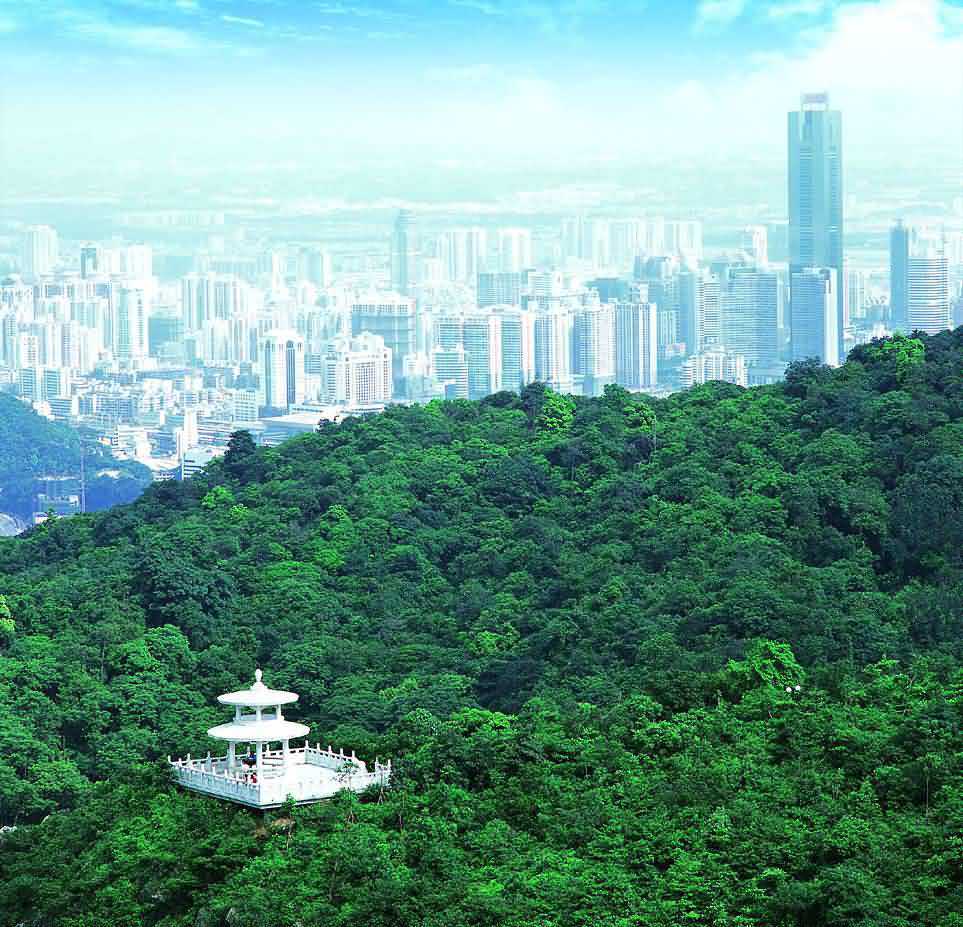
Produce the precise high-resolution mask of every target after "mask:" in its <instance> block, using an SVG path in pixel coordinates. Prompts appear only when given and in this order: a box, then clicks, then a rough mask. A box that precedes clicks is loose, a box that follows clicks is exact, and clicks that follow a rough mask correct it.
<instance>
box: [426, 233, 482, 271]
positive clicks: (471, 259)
mask: <svg viewBox="0 0 963 927" xmlns="http://www.w3.org/2000/svg"><path fill="white" fill-rule="evenodd" d="M438 256H439V257H440V258H441V260H442V263H443V266H444V268H445V272H446V275H447V277H448V279H449V280H452V281H454V282H455V283H473V282H474V281H475V280H477V278H478V274H479V273H480V272H481V271H484V270H485V269H486V267H487V263H488V232H487V231H486V230H485V229H483V228H465V229H451V230H450V231H447V232H445V233H444V234H442V236H441V237H440V238H439V240H438Z"/></svg>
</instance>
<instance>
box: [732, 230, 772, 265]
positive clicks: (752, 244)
mask: <svg viewBox="0 0 963 927" xmlns="http://www.w3.org/2000/svg"><path fill="white" fill-rule="evenodd" d="M739 248H740V250H741V251H742V253H743V254H745V255H746V257H747V258H748V259H749V261H750V262H751V263H752V264H754V265H755V266H756V267H758V268H759V270H765V269H766V268H767V267H768V266H769V233H768V231H767V230H766V227H765V226H764V225H747V226H746V227H745V228H744V229H743V230H742V241H741V242H740V246H739Z"/></svg>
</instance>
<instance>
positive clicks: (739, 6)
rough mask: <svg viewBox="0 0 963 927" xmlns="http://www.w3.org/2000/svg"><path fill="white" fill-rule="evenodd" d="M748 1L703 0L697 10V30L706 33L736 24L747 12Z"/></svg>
mask: <svg viewBox="0 0 963 927" xmlns="http://www.w3.org/2000/svg"><path fill="white" fill-rule="evenodd" d="M746 6H747V2H746V0H701V2H700V3H699V6H698V8H697V9H696V18H695V30H696V31H697V32H705V31H706V30H709V29H719V28H723V27H725V26H728V25H729V24H730V23H732V22H735V21H736V20H737V19H738V18H739V17H740V16H742V14H743V13H745V12H746Z"/></svg>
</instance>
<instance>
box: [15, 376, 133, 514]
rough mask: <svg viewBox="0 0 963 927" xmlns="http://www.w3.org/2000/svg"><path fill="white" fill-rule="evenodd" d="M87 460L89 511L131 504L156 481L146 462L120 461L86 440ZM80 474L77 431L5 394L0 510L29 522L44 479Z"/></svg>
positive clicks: (77, 475) (97, 444)
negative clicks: (51, 419)
mask: <svg viewBox="0 0 963 927" xmlns="http://www.w3.org/2000/svg"><path fill="white" fill-rule="evenodd" d="M84 457H85V461H84V462H85V466H86V471H87V509H88V511H91V512H93V511H99V510H100V509H104V508H108V507H109V506H112V505H118V504H121V503H125V502H130V501H131V500H133V499H136V498H137V496H139V495H140V493H141V492H142V491H143V489H144V487H145V486H146V485H147V484H148V483H149V482H150V479H151V476H150V471H149V470H148V469H147V468H146V467H145V466H143V464H139V463H136V462H133V461H118V460H115V459H114V458H113V457H112V456H111V454H110V452H109V451H108V450H107V449H106V448H104V447H103V446H102V445H100V444H99V443H97V442H96V441H94V440H92V439H89V438H88V439H87V440H86V441H85V442H84ZM79 475H80V438H79V437H78V434H77V432H76V431H75V430H74V429H72V428H69V427H68V426H67V425H61V424H57V423H54V422H51V421H49V420H48V419H45V418H42V417H41V416H39V415H37V413H36V412H34V411H33V410H32V409H31V408H30V407H29V406H27V405H25V404H24V403H22V402H21V401H20V400H19V399H16V398H15V397H13V396H11V395H10V394H9V393H2V392H0V512H4V513H7V514H10V515H13V516H15V517H17V518H19V519H21V520H22V521H25V522H26V521H29V519H30V518H31V516H32V514H33V509H34V497H35V494H36V480H37V478H38V477H41V476H74V477H79Z"/></svg>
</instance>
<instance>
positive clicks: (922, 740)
mask: <svg viewBox="0 0 963 927" xmlns="http://www.w3.org/2000/svg"><path fill="white" fill-rule="evenodd" d="M0 595H2V599H0V826H4V830H3V831H0V924H3V925H11V927H12V925H25V927H48V925H50V927H53V925H57V927H61V925H62V927H108V925H110V927H116V925H123V927H125V925H131V927H134V925H156V927H188V925H190V927H293V925H303V927H309V925H312V927H313V925H328V927H399V925H403V927H408V925H411V927H462V925H464V927H495V925H507V927H531V925H535V927H630V925H632V927H636V925H638V927H643V925H664V927H675V925H688V927H703V925H704V927H919V925H932V927H963V670H961V656H963V329H959V330H957V331H955V332H946V333H944V334H941V335H938V336H933V337H904V336H897V337H894V338H892V339H889V340H881V341H875V342H872V343H871V344H867V345H863V346H861V347H858V348H857V349H855V350H854V351H853V352H852V354H851V355H850V358H849V360H848V362H847V363H846V364H845V365H844V366H843V367H841V368H839V369H836V370H830V369H828V368H824V367H820V366H819V365H817V364H815V363H801V364H796V365H794V366H793V367H791V368H790V370H789V372H788V375H787V377H786V380H785V382H783V383H780V384H777V385H772V386H765V387H756V388H752V389H748V390H747V389H741V388H739V387H736V386H732V385H727V384H722V383H714V384H708V385H705V386H700V387H696V388H694V389H691V390H689V391H686V392H682V393H678V394H676V395H673V396H671V397H669V398H666V399H659V400H656V399H652V398H649V397H645V396H640V395H635V394H630V393H628V392H626V391H624V390H622V389H621V388H618V387H609V388H608V389H606V391H605V395H604V396H603V397H600V398H598V399H587V398H573V397H568V396H562V395H558V394H556V393H553V392H551V391H550V390H548V389H546V388H545V387H544V386H542V385H538V384H536V385H533V386H530V387H528V388H526V389H525V390H524V391H523V392H522V394H521V395H516V394H511V393H499V394H496V395H493V396H491V397H489V398H487V399H485V400H482V401H480V402H468V401H448V402H433V403H430V404H428V405H426V406H421V407H408V408H402V407H393V408H390V409H389V410H387V411H386V412H385V413H383V414H381V415H377V416H372V417H368V418H354V419H348V420H346V421H345V422H343V423H342V424H339V425H323V426H321V427H319V430H318V431H317V432H316V433H314V434H311V435H306V436H303V437H301V438H297V439H294V440H291V441H289V442H287V443H286V444H284V445H282V446H281V447H278V448H273V449H259V448H255V446H254V444H253V442H252V441H251V438H250V436H249V435H247V434H246V433H243V432H241V433H238V434H236V435H234V437H233V438H232V440H231V446H230V449H229V451H228V453H227V454H226V455H225V457H223V458H222V459H221V460H219V461H216V462H215V463H213V464H212V465H210V466H209V467H208V468H207V469H206V470H205V471H204V472H203V473H202V474H200V475H199V476H198V477H196V478H194V479H193V480H190V481H187V482H183V483H178V482H166V483H158V484H155V485H153V486H151V487H150V488H149V489H148V490H147V491H146V492H145V493H144V494H143V495H142V496H141V498H140V499H138V500H137V501H136V502H135V503H133V504H130V505H126V506H121V507H116V508H114V509H112V510H110V511H107V512H101V513H97V514H92V515H87V516H77V517H72V518H64V519H53V520H50V521H48V522H46V523H45V524H43V525H41V526H39V527H38V528H36V529H34V530H33V531H31V532H29V533H28V534H26V535H24V536H22V537H19V538H16V539H9V540H5V541H2V542H0ZM256 666H261V667H263V669H264V672H265V680H266V681H267V682H269V683H270V684H271V685H272V686H274V687H276V688H281V689H292V690H294V691H296V692H299V693H300V695H301V699H300V702H299V703H298V705H297V707H296V710H295V711H292V712H291V717H292V718H293V719H295V720H300V721H304V722H305V723H307V724H309V725H311V727H312V738H314V739H317V740H320V741H322V742H324V743H332V744H336V745H345V746H348V747H351V748H354V749H356V750H357V751H358V755H359V756H363V757H374V756H375V755H378V756H381V757H391V758H392V759H393V766H394V775H393V778H392V780H391V782H390V784H389V785H388V787H386V788H383V789H372V790H371V791H369V792H367V793H364V794H361V795H355V794H352V793H349V792H342V793H340V795H339V796H338V797H337V798H335V799H333V800H331V801H328V802H322V803H319V804H316V805H312V806H306V807H301V808H290V807H288V808H284V809H281V810H280V811H278V812H273V813H267V814H259V813H255V812H252V811H249V810H246V809H243V808H241V807H238V806H234V805H230V804H227V803H224V802H221V801H218V800H216V799H211V798H206V797H203V796H199V795H196V794H192V793H187V792H184V791H180V790H178V789H177V788H176V787H175V786H174V785H173V784H172V783H171V779H170V775H169V773H168V770H167V767H166V765H165V763H164V758H165V757H166V756H167V755H168V754H175V755H183V754H185V753H187V752H192V753H194V754H195V755H197V754H199V753H202V752H203V751H206V750H207V749H210V748H211V746H212V744H211V743H209V742H208V741H207V740H206V736H205V734H204V731H205V730H206V729H207V728H208V727H210V726H211V725H213V724H216V723H219V722H221V721H222V720H224V710H223V708H221V707H219V706H218V705H217V704H216V702H215V701H214V700H215V698H216V696H217V695H218V694H219V693H222V692H227V691H230V690H232V689H238V688H242V687H246V685H247V684H248V683H249V682H250V680H251V676H252V673H253V671H254V669H255V667H256Z"/></svg>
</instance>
